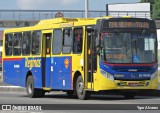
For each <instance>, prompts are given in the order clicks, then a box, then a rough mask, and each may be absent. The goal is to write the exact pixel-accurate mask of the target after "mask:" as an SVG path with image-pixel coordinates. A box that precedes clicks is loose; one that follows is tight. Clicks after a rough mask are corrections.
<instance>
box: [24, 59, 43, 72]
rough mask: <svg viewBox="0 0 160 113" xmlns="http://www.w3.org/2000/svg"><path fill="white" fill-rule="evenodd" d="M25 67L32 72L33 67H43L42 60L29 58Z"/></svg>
mask: <svg viewBox="0 0 160 113" xmlns="http://www.w3.org/2000/svg"><path fill="white" fill-rule="evenodd" d="M25 67H28V68H29V69H30V70H31V69H32V68H33V67H41V60H40V59H32V60H29V59H28V58H26V60H25Z"/></svg>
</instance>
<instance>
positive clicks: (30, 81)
mask: <svg viewBox="0 0 160 113" xmlns="http://www.w3.org/2000/svg"><path fill="white" fill-rule="evenodd" d="M26 85H27V86H26V91H27V94H28V96H29V97H31V98H36V97H44V95H45V91H44V90H42V89H36V88H35V86H34V78H33V76H29V77H28V78H27V84H26Z"/></svg>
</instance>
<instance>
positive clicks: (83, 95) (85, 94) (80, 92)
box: [76, 76, 91, 100]
mask: <svg viewBox="0 0 160 113" xmlns="http://www.w3.org/2000/svg"><path fill="white" fill-rule="evenodd" d="M76 93H77V96H78V98H79V99H80V100H85V99H88V98H89V97H90V94H91V93H90V92H89V91H86V90H84V83H83V79H82V76H78V78H77V81H76Z"/></svg>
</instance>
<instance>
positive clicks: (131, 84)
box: [117, 81, 149, 87]
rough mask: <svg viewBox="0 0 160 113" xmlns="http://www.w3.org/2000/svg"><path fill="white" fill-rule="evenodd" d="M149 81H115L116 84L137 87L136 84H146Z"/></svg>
mask: <svg viewBox="0 0 160 113" xmlns="http://www.w3.org/2000/svg"><path fill="white" fill-rule="evenodd" d="M148 84H149V83H148V82H147V83H146V82H145V81H139V82H138V81H136V82H135V81H129V82H128V81H127V82H126V81H121V82H117V85H118V86H130V87H137V86H147V85H148Z"/></svg>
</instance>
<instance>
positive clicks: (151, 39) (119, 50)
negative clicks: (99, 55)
mask: <svg viewBox="0 0 160 113" xmlns="http://www.w3.org/2000/svg"><path fill="white" fill-rule="evenodd" d="M102 37H103V38H102V39H103V46H104V47H103V50H104V54H103V55H104V60H106V61H107V62H108V63H153V62H155V61H156V34H154V33H148V32H147V33H146V32H143V31H142V33H128V32H127V33H117V32H115V33H102Z"/></svg>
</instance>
